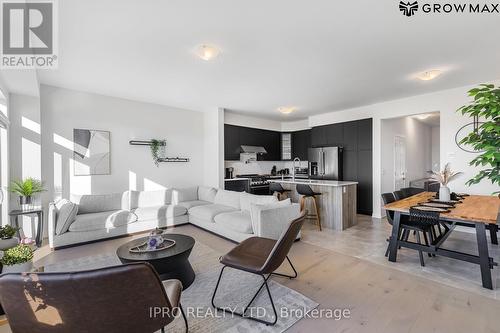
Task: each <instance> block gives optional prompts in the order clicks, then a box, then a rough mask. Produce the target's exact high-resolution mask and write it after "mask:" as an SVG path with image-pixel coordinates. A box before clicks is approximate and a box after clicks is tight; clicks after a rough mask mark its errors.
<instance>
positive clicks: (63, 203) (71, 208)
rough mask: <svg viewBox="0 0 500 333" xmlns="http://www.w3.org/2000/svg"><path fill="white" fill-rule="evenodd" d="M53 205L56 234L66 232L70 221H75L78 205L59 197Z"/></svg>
mask: <svg viewBox="0 0 500 333" xmlns="http://www.w3.org/2000/svg"><path fill="white" fill-rule="evenodd" d="M55 206H56V209H57V221H56V235H60V234H63V233H65V232H67V231H68V229H69V226H70V225H71V223H73V221H75V218H76V214H77V213H78V205H77V204H75V203H73V202H71V201H69V200H66V199H61V200H59V201H58V202H56V204H55Z"/></svg>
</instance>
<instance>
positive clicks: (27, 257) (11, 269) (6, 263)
mask: <svg viewBox="0 0 500 333" xmlns="http://www.w3.org/2000/svg"><path fill="white" fill-rule="evenodd" d="M32 259H33V249H32V248H31V246H29V245H26V244H19V245H17V246H15V247H13V248H10V249H8V250H6V251H4V253H3V257H2V259H0V263H1V264H2V266H3V267H2V273H22V272H29V271H31V269H32V268H33V262H32Z"/></svg>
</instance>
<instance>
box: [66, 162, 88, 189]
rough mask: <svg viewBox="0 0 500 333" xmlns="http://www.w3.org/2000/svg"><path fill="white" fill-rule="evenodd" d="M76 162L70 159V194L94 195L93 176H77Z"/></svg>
mask: <svg viewBox="0 0 500 333" xmlns="http://www.w3.org/2000/svg"><path fill="white" fill-rule="evenodd" d="M74 167H75V160H73V159H72V158H70V159H69V170H68V172H69V192H70V193H71V194H92V176H75V175H74V172H73V170H74Z"/></svg>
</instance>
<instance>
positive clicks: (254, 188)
mask: <svg viewBox="0 0 500 333" xmlns="http://www.w3.org/2000/svg"><path fill="white" fill-rule="evenodd" d="M236 178H249V179H250V193H252V194H259V195H269V180H268V178H267V176H265V175H258V174H247V175H238V176H236Z"/></svg>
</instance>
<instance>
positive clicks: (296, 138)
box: [292, 130, 311, 161]
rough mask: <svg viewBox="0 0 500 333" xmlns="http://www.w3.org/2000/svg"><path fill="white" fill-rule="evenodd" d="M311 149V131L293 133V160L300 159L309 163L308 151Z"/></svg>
mask: <svg viewBox="0 0 500 333" xmlns="http://www.w3.org/2000/svg"><path fill="white" fill-rule="evenodd" d="M310 147H311V130H303V131H297V132H293V133H292V158H295V157H298V158H300V159H301V160H302V161H307V159H308V157H307V150H308V149H309V148H310Z"/></svg>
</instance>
